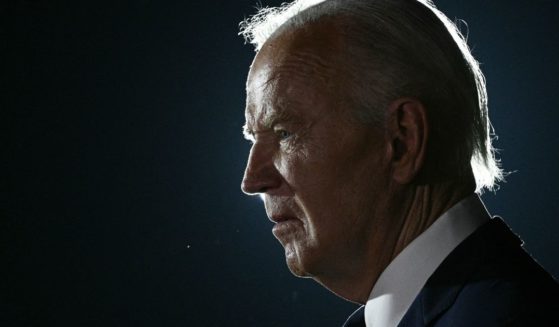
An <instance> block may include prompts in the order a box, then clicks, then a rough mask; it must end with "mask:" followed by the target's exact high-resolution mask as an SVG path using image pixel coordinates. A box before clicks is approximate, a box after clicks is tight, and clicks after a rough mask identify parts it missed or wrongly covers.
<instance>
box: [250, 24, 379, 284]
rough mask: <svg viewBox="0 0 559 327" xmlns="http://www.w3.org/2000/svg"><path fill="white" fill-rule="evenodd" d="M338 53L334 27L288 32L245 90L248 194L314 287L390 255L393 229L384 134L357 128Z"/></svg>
mask: <svg viewBox="0 0 559 327" xmlns="http://www.w3.org/2000/svg"><path fill="white" fill-rule="evenodd" d="M340 48H341V41H340V39H339V37H338V36H337V34H336V33H335V31H334V30H333V29H332V26H329V25H326V26H317V28H311V29H305V30H303V31H298V32H297V31H296V32H286V33H284V34H282V35H281V36H279V37H276V38H274V39H272V40H270V41H268V43H266V44H265V45H264V47H263V48H262V50H261V51H260V52H259V53H258V54H257V56H256V58H255V60H254V62H253V64H252V66H251V70H250V73H249V77H248V81H247V107H246V111H245V117H246V126H245V134H246V137H247V138H248V139H250V140H251V141H252V142H253V144H252V148H251V151H250V155H249V158H248V163H247V167H246V171H245V176H244V178H243V183H242V189H243V191H244V192H245V193H247V194H258V195H260V196H261V197H262V199H263V201H264V204H265V207H266V213H267V215H268V217H269V219H270V220H272V221H274V222H275V225H274V228H273V234H274V236H275V237H276V238H277V239H278V240H279V242H280V243H281V244H282V245H283V247H284V249H285V256H286V261H287V264H288V266H289V268H290V270H291V271H292V272H293V273H294V274H296V275H298V276H311V277H314V278H315V279H317V280H318V281H321V280H323V279H324V280H326V279H331V278H337V277H336V276H339V278H343V276H344V275H345V274H351V273H353V271H354V270H358V266H360V265H363V264H364V263H365V262H368V260H364V257H366V256H375V255H378V256H384V255H383V254H382V253H381V251H380V249H381V248H382V243H383V241H384V238H383V237H384V236H383V234H386V230H385V226H386V225H387V224H386V223H385V220H386V219H387V218H386V216H385V215H384V213H383V208H384V204H385V201H386V198H387V196H388V194H387V191H386V190H387V183H388V180H389V177H388V175H389V173H388V168H387V167H388V165H387V163H386V160H385V158H386V155H385V148H384V145H383V144H384V143H383V133H382V131H379V130H378V129H375V128H372V127H370V126H366V125H364V124H360V123H357V122H355V121H354V120H353V119H352V116H351V112H350V109H349V108H347V107H346V106H347V104H346V103H345V101H343V98H344V97H343V96H342V95H343V92H344V85H343V83H342V82H341V81H342V80H343V78H342V76H343V75H342V74H343V71H342V70H341V69H340V68H341V67H343V63H342V62H341V59H340V58H341V56H340V55H339V49H340ZM371 248H375V249H377V250H378V251H379V252H378V253H376V252H375V251H376V250H375V251H373V252H371Z"/></svg>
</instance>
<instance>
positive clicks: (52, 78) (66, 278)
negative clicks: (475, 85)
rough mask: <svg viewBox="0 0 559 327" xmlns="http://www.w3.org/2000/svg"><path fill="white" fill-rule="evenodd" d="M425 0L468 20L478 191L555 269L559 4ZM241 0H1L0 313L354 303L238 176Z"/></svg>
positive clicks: (243, 64) (255, 319)
mask: <svg viewBox="0 0 559 327" xmlns="http://www.w3.org/2000/svg"><path fill="white" fill-rule="evenodd" d="M279 2H280V1H263V4H264V5H277V4H278V3H279ZM437 3H438V5H439V8H440V9H441V10H443V11H444V12H445V13H447V15H448V16H449V17H450V18H451V19H454V18H462V19H465V20H466V21H467V22H468V24H469V26H470V28H469V31H470V32H469V43H470V45H471V46H472V47H473V49H474V54H475V55H476V57H477V58H478V59H479V60H480V61H481V62H482V68H483V70H484V72H485V74H486V77H487V80H488V88H489V100H490V101H489V102H490V109H491V116H492V119H493V124H494V126H495V128H496V130H497V133H498V134H499V139H498V141H497V142H496V146H497V147H498V148H500V149H502V151H501V158H502V161H503V166H504V168H505V169H506V170H508V171H517V172H516V173H514V174H512V175H511V176H510V177H509V178H508V182H507V183H503V184H502V185H501V190H500V191H499V192H498V193H497V195H493V194H486V195H484V199H485V200H486V203H487V206H488V208H489V210H490V211H491V212H492V213H494V214H499V215H502V216H503V217H504V219H505V220H506V221H507V222H508V223H509V224H510V225H511V226H512V228H513V229H514V230H515V231H516V232H517V233H519V234H520V235H521V236H522V237H523V239H524V240H525V242H526V248H527V249H528V251H529V252H530V253H532V254H533V256H534V257H535V258H536V259H537V260H538V261H539V262H540V263H541V264H542V265H544V266H545V267H546V268H547V269H548V270H549V271H550V272H551V273H553V274H554V275H555V276H559V260H557V258H558V254H559V238H558V237H557V236H556V233H557V231H558V229H559V224H558V222H557V216H558V214H559V198H558V194H559V185H558V184H557V182H558V181H559V170H558V169H557V165H558V162H559V137H558V130H557V125H558V124H557V122H558V121H559V96H558V91H559V78H558V75H559V62H558V59H557V58H558V55H559V33H557V31H558V30H559V29H558V26H557V25H558V24H557V21H556V17H557V14H559V6H558V4H557V2H556V1H553V0H548V1H545V0H530V1H528V0H524V1H523V0H515V1H486V0H475V1H473V0H468V1H466V0H462V1H459V0H453V1H443V0H441V1H438V2H437ZM254 5H255V1H253V0H250V1H249V0H246V1H245V0H243V1H214V2H199V1H196V2H187V1H149V0H142V1H114V2H111V1H8V2H6V3H3V4H2V5H0V14H1V17H0V46H1V48H0V56H1V57H2V59H1V64H0V65H1V66H0V67H1V71H0V74H1V76H2V77H1V78H0V80H1V83H2V84H1V85H0V86H1V89H0V92H1V96H0V101H1V102H0V105H1V108H0V121H1V126H2V130H3V132H4V133H3V134H4V135H6V134H7V136H4V137H2V140H1V143H0V144H1V146H2V160H1V163H0V165H1V166H0V168H2V171H3V174H2V176H3V177H2V187H1V189H2V193H3V194H4V195H2V196H1V197H0V208H1V212H0V213H1V215H2V218H1V220H0V222H1V223H0V224H1V225H0V227H1V228H0V237H1V239H0V242H1V243H0V254H1V255H2V257H1V268H0V270H1V271H2V274H3V276H1V277H2V278H1V281H0V283H1V284H0V286H1V288H2V289H1V290H0V325H2V326H48V325H57V326H70V325H76V326H117V325H118V326H237V325H239V326H302V325H310V326H338V325H341V323H342V322H343V321H344V320H345V318H346V316H347V315H348V314H349V313H350V312H352V311H353V309H354V308H355V306H354V305H352V304H349V303H346V302H344V301H343V300H341V299H338V298H337V297H336V296H334V295H332V294H331V293H329V292H328V291H326V290H325V289H323V288H322V287H320V286H319V285H317V284H316V283H314V282H313V281H311V280H302V279H297V278H294V277H292V276H291V274H290V273H289V271H288V270H287V268H286V267H285V264H284V259H283V250H282V248H281V246H280V245H279V244H278V243H277V242H276V240H275V239H274V238H273V236H272V234H271V223H269V222H268V221H267V219H266V217H265V213H264V210H263V209H262V205H261V203H260V201H259V200H258V199H257V198H248V197H246V196H244V195H243V194H241V192H240V190H239V185H240V180H241V177H242V173H243V169H244V163H245V158H246V155H247V153H248V150H249V145H248V144H247V143H246V142H245V141H244V140H243V139H242V137H241V133H240V132H241V126H242V125H243V123H244V118H243V110H244V108H243V105H244V80H245V76H246V72H247V68H248V66H249V64H250V61H251V59H252V56H253V54H254V52H253V50H252V47H251V46H249V45H243V40H242V39H241V38H240V37H239V36H237V31H238V22H239V21H240V20H241V19H242V18H243V17H246V16H248V15H250V14H252V13H254V9H253V7H254Z"/></svg>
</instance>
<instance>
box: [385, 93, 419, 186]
mask: <svg viewBox="0 0 559 327" xmlns="http://www.w3.org/2000/svg"><path fill="white" fill-rule="evenodd" d="M386 126H387V128H386V133H387V135H386V136H387V138H388V139H387V141H388V144H387V145H388V152H387V153H388V156H389V158H388V159H389V160H390V165H391V172H392V177H393V179H394V180H395V181H396V182H398V183H399V184H408V183H410V182H412V181H413V180H414V178H415V177H416V176H417V175H418V174H419V172H420V171H421V169H422V168H423V164H424V162H425V154H426V152H427V140H428V137H429V124H428V121H427V112H426V110H425V106H423V103H421V101H419V100H418V99H415V98H400V99H397V100H395V101H393V102H392V103H391V104H390V105H389V107H388V112H387V125H386Z"/></svg>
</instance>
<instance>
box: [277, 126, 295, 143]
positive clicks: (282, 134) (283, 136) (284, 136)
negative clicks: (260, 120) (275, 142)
mask: <svg viewBox="0 0 559 327" xmlns="http://www.w3.org/2000/svg"><path fill="white" fill-rule="evenodd" d="M274 133H276V135H277V136H278V138H279V139H280V140H282V141H283V140H286V139H288V138H290V137H291V136H292V135H293V134H292V133H291V132H289V131H286V130H285V129H279V128H278V129H276V130H274Z"/></svg>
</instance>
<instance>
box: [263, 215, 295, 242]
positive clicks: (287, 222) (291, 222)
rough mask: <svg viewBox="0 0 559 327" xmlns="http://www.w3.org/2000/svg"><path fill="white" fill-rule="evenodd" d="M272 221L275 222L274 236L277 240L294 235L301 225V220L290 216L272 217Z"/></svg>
mask: <svg viewBox="0 0 559 327" xmlns="http://www.w3.org/2000/svg"><path fill="white" fill-rule="evenodd" d="M270 220H271V221H272V222H274V227H273V228H272V234H274V236H275V237H276V238H277V239H283V238H285V237H287V236H288V235H292V234H293V233H294V232H295V230H296V229H297V228H298V227H299V224H300V221H299V219H297V218H296V217H294V216H288V215H272V216H271V217H270Z"/></svg>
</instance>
